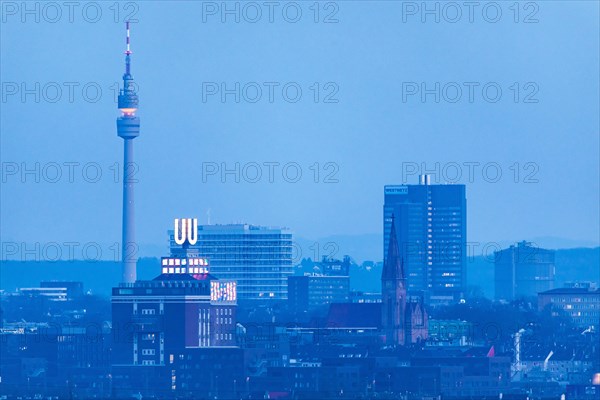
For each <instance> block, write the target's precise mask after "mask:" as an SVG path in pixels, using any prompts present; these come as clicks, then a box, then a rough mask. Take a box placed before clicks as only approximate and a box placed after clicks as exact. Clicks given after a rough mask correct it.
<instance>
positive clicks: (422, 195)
mask: <svg viewBox="0 0 600 400" xmlns="http://www.w3.org/2000/svg"><path fill="white" fill-rule="evenodd" d="M419 181H420V184H418V185H386V186H385V188H384V206H383V232H384V239H383V254H384V256H383V257H384V259H386V257H387V255H388V243H389V241H390V229H391V225H392V215H395V218H396V222H395V227H396V229H395V232H396V235H397V238H398V246H399V248H400V256H401V258H402V260H403V261H404V269H405V271H406V278H407V288H408V291H409V294H413V295H422V296H423V297H424V298H425V301H426V302H428V303H430V304H435V303H448V302H452V301H455V300H458V299H460V298H461V297H462V295H463V293H464V290H465V286H466V244H467V200H466V193H465V192H466V190H465V185H458V184H448V185H431V184H430V179H429V176H427V175H422V176H421V177H420V179H419Z"/></svg>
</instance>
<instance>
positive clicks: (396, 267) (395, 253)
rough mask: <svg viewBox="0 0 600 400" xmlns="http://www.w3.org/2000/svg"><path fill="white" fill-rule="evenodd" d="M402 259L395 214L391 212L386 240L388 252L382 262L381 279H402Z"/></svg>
mask: <svg viewBox="0 0 600 400" xmlns="http://www.w3.org/2000/svg"><path fill="white" fill-rule="evenodd" d="M405 278H406V277H405V276H404V260H403V259H402V257H401V256H400V248H399V246H398V238H397V236H396V222H395V216H394V214H392V227H391V228H390V240H389V242H388V253H387V257H386V259H385V261H384V263H383V272H382V274H381V279H382V280H404V279H405Z"/></svg>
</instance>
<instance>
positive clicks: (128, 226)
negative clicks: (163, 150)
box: [117, 21, 140, 283]
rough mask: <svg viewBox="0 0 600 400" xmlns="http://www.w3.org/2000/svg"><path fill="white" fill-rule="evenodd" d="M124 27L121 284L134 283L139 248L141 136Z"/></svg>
mask: <svg viewBox="0 0 600 400" xmlns="http://www.w3.org/2000/svg"><path fill="white" fill-rule="evenodd" d="M126 28H127V41H126V43H127V50H125V74H124V75H123V88H122V89H121V90H119V100H118V103H119V110H121V116H120V117H119V118H117V134H118V135H119V136H120V137H121V138H123V143H124V151H123V153H124V156H123V237H122V242H121V259H122V262H123V282H125V283H133V282H135V279H136V263H137V253H138V247H137V243H136V242H135V202H134V196H133V189H134V186H133V185H134V183H135V181H136V178H135V176H134V174H135V172H136V168H135V165H134V162H133V139H135V138H136V137H138V136H139V134H140V119H139V118H138V117H136V116H135V112H136V111H137V108H138V96H137V93H136V91H135V82H134V81H133V76H132V75H131V49H130V43H129V21H127V22H126Z"/></svg>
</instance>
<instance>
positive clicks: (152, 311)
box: [142, 308, 156, 315]
mask: <svg viewBox="0 0 600 400" xmlns="http://www.w3.org/2000/svg"><path fill="white" fill-rule="evenodd" d="M154 314H156V310H155V309H153V308H144V309H143V310H142V315H154Z"/></svg>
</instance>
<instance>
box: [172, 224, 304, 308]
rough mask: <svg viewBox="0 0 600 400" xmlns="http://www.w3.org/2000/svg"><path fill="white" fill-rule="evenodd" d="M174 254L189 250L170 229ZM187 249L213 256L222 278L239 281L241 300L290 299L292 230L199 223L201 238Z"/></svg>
mask: <svg viewBox="0 0 600 400" xmlns="http://www.w3.org/2000/svg"><path fill="white" fill-rule="evenodd" d="M169 240H170V247H171V254H172V255H173V256H177V253H178V252H181V251H186V250H184V249H182V247H181V246H179V245H177V244H176V243H175V239H174V234H173V231H172V230H171V231H169ZM187 251H197V254H199V255H201V256H202V257H207V258H208V259H209V260H210V272H211V274H212V275H215V276H216V277H217V278H219V279H231V280H235V281H237V292H238V300H239V301H240V302H243V301H249V300H261V301H263V300H264V301H273V300H286V299H287V277H288V276H290V275H292V272H293V271H292V232H291V231H289V230H288V229H285V228H268V227H262V226H254V225H248V224H232V225H199V226H198V240H197V242H196V244H194V245H190V246H189V249H187Z"/></svg>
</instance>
